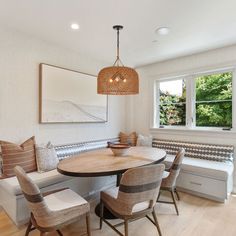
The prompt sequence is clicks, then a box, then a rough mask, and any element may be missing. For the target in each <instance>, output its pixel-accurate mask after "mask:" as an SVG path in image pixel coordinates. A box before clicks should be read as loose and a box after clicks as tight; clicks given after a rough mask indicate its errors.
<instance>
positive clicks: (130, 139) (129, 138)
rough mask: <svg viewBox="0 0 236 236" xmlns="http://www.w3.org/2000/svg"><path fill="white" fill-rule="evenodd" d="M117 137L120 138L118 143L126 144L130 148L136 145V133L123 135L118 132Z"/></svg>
mask: <svg viewBox="0 0 236 236" xmlns="http://www.w3.org/2000/svg"><path fill="white" fill-rule="evenodd" d="M119 137H120V142H121V143H127V144H129V145H130V146H136V143H137V134H136V132H132V133H130V134H125V133H123V132H120V134H119Z"/></svg>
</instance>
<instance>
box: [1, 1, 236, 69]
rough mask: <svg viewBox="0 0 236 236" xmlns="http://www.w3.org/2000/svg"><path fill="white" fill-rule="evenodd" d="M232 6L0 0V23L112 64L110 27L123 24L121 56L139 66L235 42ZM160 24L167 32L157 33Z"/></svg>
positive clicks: (113, 41)
mask: <svg viewBox="0 0 236 236" xmlns="http://www.w3.org/2000/svg"><path fill="white" fill-rule="evenodd" d="M235 9H236V0H119V1H118V0H0V24H1V25H4V26H6V27H10V28H13V29H16V30H18V31H22V32H24V33H27V34H30V35H33V36H35V37H37V38H40V39H43V40H46V41H49V42H52V43H56V44H58V45H60V46H62V47H65V48H69V49H72V50H75V51H77V52H80V53H81V54H84V55H87V56H89V57H92V58H95V59H99V60H101V61H104V62H107V63H111V64H112V63H113V62H114V60H115V53H116V33H115V31H114V30H113V29H112V26H113V25H115V24H122V25H124V30H122V31H121V34H120V43H121V52H120V53H121V59H122V61H123V63H124V64H125V65H127V66H140V65H144V64H148V63H152V62H155V61H161V60H166V59H170V58H174V57H178V56H183V55H188V54H192V53H196V52H201V51H205V50H209V49H213V48H217V47H222V46H226V45H231V44H235V43H236V10H235ZM72 22H78V23H79V25H80V30H79V31H77V32H74V31H72V30H70V24H71V23H72ZM161 26H168V27H170V29H171V32H170V34H169V35H167V36H158V35H156V34H155V32H154V31H155V29H156V28H158V27H161ZM153 40H157V42H155V43H153Z"/></svg>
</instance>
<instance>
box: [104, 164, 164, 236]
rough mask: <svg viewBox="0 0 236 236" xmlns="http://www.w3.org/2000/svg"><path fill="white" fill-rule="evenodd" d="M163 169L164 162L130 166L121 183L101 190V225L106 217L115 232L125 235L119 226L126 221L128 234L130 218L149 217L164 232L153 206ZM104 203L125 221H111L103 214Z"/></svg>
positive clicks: (158, 229) (106, 221)
mask: <svg viewBox="0 0 236 236" xmlns="http://www.w3.org/2000/svg"><path fill="white" fill-rule="evenodd" d="M164 169H165V166H164V165H163V164H156V165H147V166H142V167H137V168H132V169H129V170H127V171H126V172H125V173H124V174H123V176H122V177H121V182H120V186H119V187H116V188H112V189H108V190H106V191H103V192H101V202H100V229H102V223H103V221H104V222H105V223H106V224H107V225H109V226H110V227H111V228H112V229H113V230H114V231H115V232H116V233H118V234H119V235H122V236H123V234H122V233H121V232H120V231H119V230H118V229H117V227H118V226H120V225H123V224H124V228H125V234H124V236H128V223H129V221H133V220H135V219H139V218H142V217H147V218H148V219H149V220H150V221H151V222H152V223H153V224H154V225H155V226H156V228H157V231H158V233H159V235H160V236H161V235H162V234H161V230H160V226H159V223H158V221H157V216H156V213H155V209H154V207H155V205H156V199H157V197H158V193H159V189H160V185H161V179H162V175H163V172H164ZM104 206H105V207H106V208H107V209H108V210H109V211H110V212H111V213H112V214H113V215H115V216H116V217H117V218H119V219H122V223H119V224H116V225H112V224H111V223H110V222H109V221H108V220H106V219H105V218H104V217H103V210H104ZM149 213H151V214H152V216H153V219H152V218H151V217H150V216H149V215H148V214H149Z"/></svg>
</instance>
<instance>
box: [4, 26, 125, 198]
mask: <svg viewBox="0 0 236 236" xmlns="http://www.w3.org/2000/svg"><path fill="white" fill-rule="evenodd" d="M68 33H69V32H68ZM0 35H1V37H0V140H8V141H12V142H16V143H19V144H20V143H21V142H22V141H24V140H25V139H27V138H29V137H31V136H32V135H35V137H36V141H37V144H45V143H47V142H48V141H49V140H50V141H51V142H52V143H53V144H65V143H73V142H80V141H88V140H96V139H103V138H112V137H117V136H118V133H119V131H120V130H125V116H124V108H125V98H124V97H120V96H110V97H109V99H108V101H109V105H108V122H107V123H93V124H39V123H38V114H39V63H42V62H43V63H48V64H53V65H57V66H61V67H65V68H69V69H74V70H78V71H81V72H86V73H90V74H95V75H96V74H97V73H98V71H99V69H101V68H102V67H103V66H105V64H104V63H103V62H99V61H96V60H93V59H92V58H88V57H85V56H83V55H79V54H77V53H75V52H72V51H69V50H67V49H62V48H61V47H60V46H55V45H53V44H50V43H47V42H44V41H40V40H37V39H35V38H33V37H31V36H27V35H25V34H22V33H20V32H16V31H11V30H8V29H3V28H2V29H1V30H0ZM113 181H114V177H113V178H101V177H100V178H90V179H87V181H85V182H84V181H83V182H82V183H83V184H85V185H87V193H86V194H88V193H89V191H91V190H92V189H93V190H99V189H100V187H104V186H105V185H106V184H108V185H109V184H110V183H111V182H113Z"/></svg>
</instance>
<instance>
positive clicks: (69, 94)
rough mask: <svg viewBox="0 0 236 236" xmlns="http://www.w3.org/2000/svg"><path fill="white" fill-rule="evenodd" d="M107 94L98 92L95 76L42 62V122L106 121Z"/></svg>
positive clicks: (40, 99)
mask: <svg viewBox="0 0 236 236" xmlns="http://www.w3.org/2000/svg"><path fill="white" fill-rule="evenodd" d="M107 121H108V96H107V95H100V94H97V80H96V76H95V75H92V74H88V73H83V72H80V71H76V70H71V69H67V68H63V67H60V66H55V65H50V64H46V63H40V64H39V123H42V124H43V123H104V122H107Z"/></svg>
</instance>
